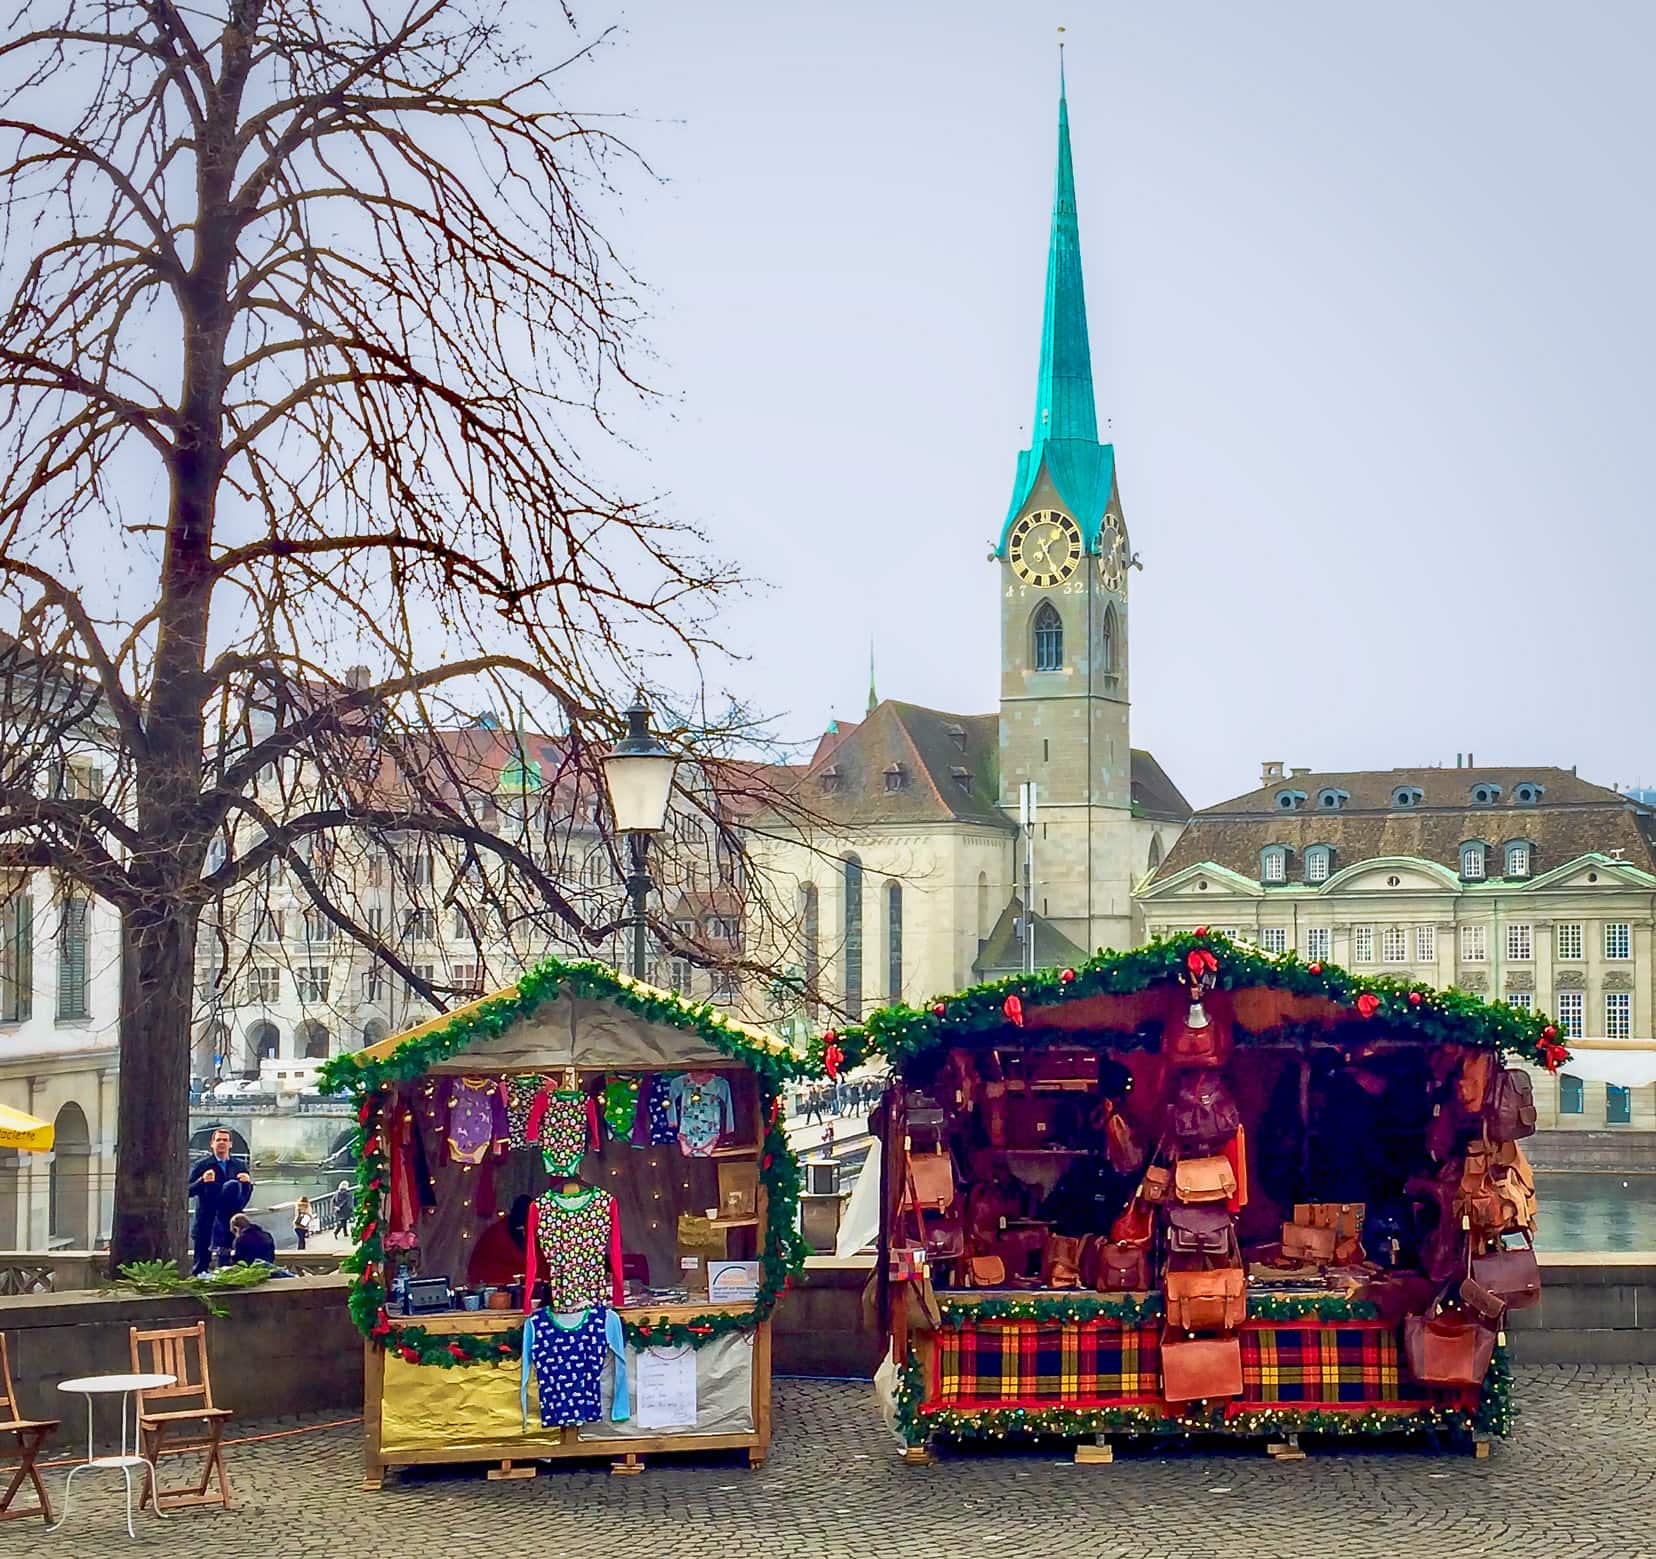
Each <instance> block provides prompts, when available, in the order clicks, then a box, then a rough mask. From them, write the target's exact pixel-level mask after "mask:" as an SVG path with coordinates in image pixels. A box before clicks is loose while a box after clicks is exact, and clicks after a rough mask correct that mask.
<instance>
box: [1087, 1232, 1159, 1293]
mask: <svg viewBox="0 0 1656 1559" xmlns="http://www.w3.org/2000/svg"><path fill="white" fill-rule="evenodd" d="M1096 1250H1097V1253H1098V1272H1097V1275H1096V1277H1095V1278H1094V1279H1093V1286H1094V1287H1095V1288H1097V1290H1098V1291H1099V1292H1100V1293H1101V1294H1133V1293H1143V1292H1145V1291H1146V1290H1147V1289H1148V1288H1149V1287H1150V1251H1149V1248H1148V1247H1147V1246H1144V1245H1121V1244H1118V1243H1117V1242H1116V1241H1115V1240H1100V1241H1099V1242H1098V1244H1097V1246H1096Z"/></svg>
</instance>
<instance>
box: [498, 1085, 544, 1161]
mask: <svg viewBox="0 0 1656 1559" xmlns="http://www.w3.org/2000/svg"><path fill="white" fill-rule="evenodd" d="M546 1088H547V1084H546V1079H545V1078H544V1077H541V1076H540V1075H538V1074H536V1075H535V1076H532V1077H512V1078H508V1079H507V1081H506V1128H507V1137H508V1141H509V1143H510V1145H511V1146H512V1147H514V1148H526V1147H528V1146H529V1144H530V1143H531V1142H533V1141H534V1140H535V1138H536V1135H537V1128H538V1126H539V1124H540V1117H541V1114H542V1112H543V1111H544V1110H545V1109H546Z"/></svg>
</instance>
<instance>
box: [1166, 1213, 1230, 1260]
mask: <svg viewBox="0 0 1656 1559" xmlns="http://www.w3.org/2000/svg"><path fill="white" fill-rule="evenodd" d="M1167 1248H1168V1249H1169V1250H1170V1251H1173V1252H1176V1253H1177V1254H1179V1255H1189V1256H1221V1257H1229V1256H1231V1255H1232V1254H1233V1253H1234V1252H1235V1250H1236V1225H1235V1224H1234V1223H1233V1222H1232V1221H1231V1215H1230V1211H1229V1209H1228V1208H1226V1207H1225V1205H1224V1204H1223V1203H1221V1202H1207V1203H1202V1204H1199V1205H1197V1206H1192V1207H1169V1208H1168V1209H1167Z"/></svg>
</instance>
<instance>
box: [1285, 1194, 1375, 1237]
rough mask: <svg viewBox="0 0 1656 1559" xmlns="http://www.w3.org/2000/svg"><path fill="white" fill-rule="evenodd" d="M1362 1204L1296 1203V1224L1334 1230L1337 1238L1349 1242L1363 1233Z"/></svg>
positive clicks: (1310, 1227) (1309, 1227)
mask: <svg viewBox="0 0 1656 1559" xmlns="http://www.w3.org/2000/svg"><path fill="white" fill-rule="evenodd" d="M1363 1210H1364V1209H1363V1204H1362V1203H1361V1202H1295V1203H1294V1222H1295V1223H1298V1224H1303V1225H1304V1226H1305V1227H1306V1228H1308V1229H1332V1230H1333V1231H1334V1234H1335V1236H1336V1238H1338V1239H1342V1240H1349V1239H1352V1238H1353V1237H1355V1236H1356V1235H1359V1234H1361V1233H1362V1232H1363Z"/></svg>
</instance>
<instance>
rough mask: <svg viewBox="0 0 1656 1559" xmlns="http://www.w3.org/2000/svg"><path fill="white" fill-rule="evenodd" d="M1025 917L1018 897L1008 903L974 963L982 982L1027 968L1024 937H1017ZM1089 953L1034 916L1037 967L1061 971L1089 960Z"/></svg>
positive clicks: (1051, 925) (1041, 917)
mask: <svg viewBox="0 0 1656 1559" xmlns="http://www.w3.org/2000/svg"><path fill="white" fill-rule="evenodd" d="M1022 916H1023V900H1022V899H1020V898H1018V897H1016V896H1015V895H1014V896H1013V897H1012V898H1011V899H1009V900H1008V901H1007V904H1006V908H1005V909H1003V910H1002V911H1001V914H1000V919H999V920H997V921H996V922H995V925H994V929H993V930H992V931H990V933H989V935H988V936H987V937H986V938H985V939H984V943H983V946H982V947H981V948H980V949H979V950H978V955H977V957H976V958H975V959H974V960H973V961H972V972H973V973H974V974H976V975H977V977H978V978H979V979H980V980H989V979H994V978H995V977H996V976H997V975H1004V974H1016V973H1017V972H1018V971H1019V970H1020V969H1022V968H1023V967H1024V960H1023V938H1022V937H1021V936H1020V935H1019V934H1018V933H1019V930H1020V927H1019V924H1018V922H1019V920H1020V919H1021V918H1022ZM1086 957H1087V955H1086V953H1085V952H1084V951H1083V950H1082V949H1081V948H1079V947H1077V946H1076V945H1075V943H1073V942H1072V941H1070V939H1069V938H1068V937H1067V936H1065V935H1064V933H1063V932H1062V931H1060V930H1059V929H1058V928H1057V927H1056V926H1055V925H1053V924H1052V922H1051V921H1050V920H1047V919H1045V918H1044V917H1043V916H1040V915H1037V916H1035V967H1036V968H1037V969H1062V968H1066V967H1073V966H1074V965H1076V964H1079V963H1084V962H1085V961H1086Z"/></svg>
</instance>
